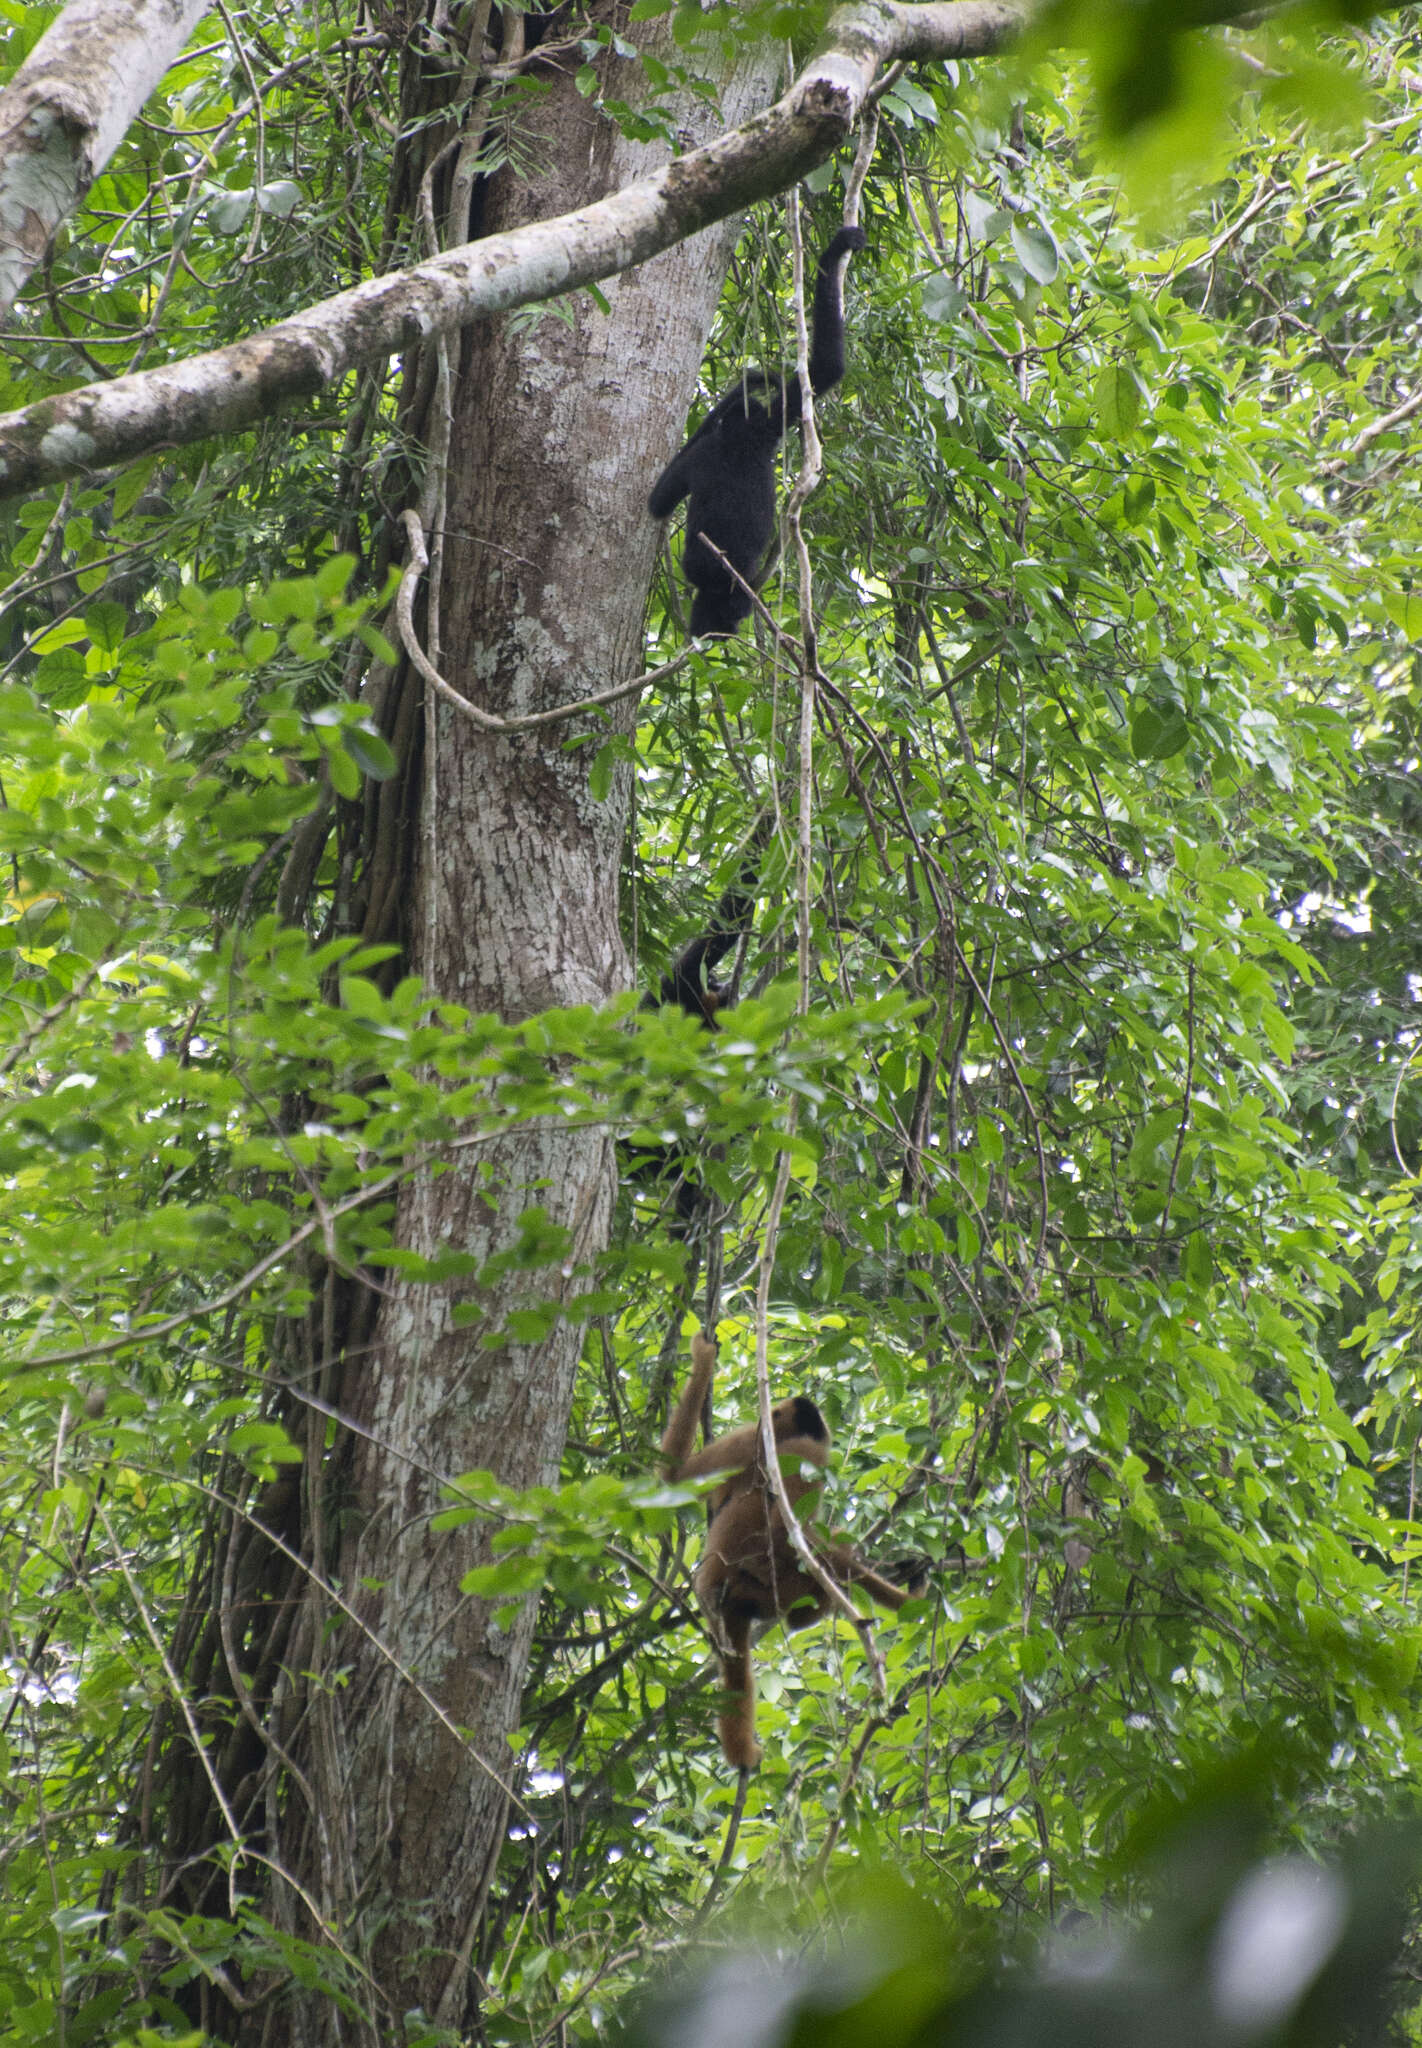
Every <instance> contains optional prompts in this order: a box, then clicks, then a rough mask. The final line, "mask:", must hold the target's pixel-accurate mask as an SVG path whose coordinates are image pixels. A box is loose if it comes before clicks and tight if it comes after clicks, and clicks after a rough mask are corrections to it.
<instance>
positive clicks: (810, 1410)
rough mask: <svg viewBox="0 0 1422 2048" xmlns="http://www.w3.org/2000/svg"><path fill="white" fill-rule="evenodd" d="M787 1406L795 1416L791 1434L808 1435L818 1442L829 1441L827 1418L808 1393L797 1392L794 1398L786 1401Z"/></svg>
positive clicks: (793, 1416)
mask: <svg viewBox="0 0 1422 2048" xmlns="http://www.w3.org/2000/svg"><path fill="white" fill-rule="evenodd" d="M785 1406H786V1407H787V1408H788V1409H789V1410H790V1411H791V1416H792V1418H793V1420H792V1426H791V1429H790V1431H789V1434H790V1435H791V1436H807V1437H809V1438H811V1440H812V1441H813V1442H815V1443H817V1444H827V1443H828V1442H829V1431H828V1429H826V1427H825V1418H824V1417H823V1415H821V1413H820V1411H819V1409H818V1408H817V1407H816V1406H815V1404H814V1402H813V1401H812V1400H811V1399H810V1397H809V1395H808V1394H796V1395H795V1397H794V1399H793V1400H790V1401H787V1402H786V1403H785Z"/></svg>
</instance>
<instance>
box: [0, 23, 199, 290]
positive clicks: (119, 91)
mask: <svg viewBox="0 0 1422 2048" xmlns="http://www.w3.org/2000/svg"><path fill="white" fill-rule="evenodd" d="M207 7H208V0H70V4H69V6H68V7H66V8H65V10H64V12H63V13H62V14H61V15H60V16H59V18H58V19H57V20H56V21H52V22H51V23H50V25H49V27H48V28H47V29H46V30H45V32H44V34H43V35H42V36H41V37H40V40H39V41H38V43H36V45H35V47H34V49H33V50H31V52H30V54H29V56H28V57H27V58H26V59H25V61H24V63H23V64H22V65H21V66H20V68H19V70H18V71H17V72H16V73H15V75H14V77H13V78H12V79H11V80H10V83H9V84H8V85H7V86H6V88H5V90H4V92H3V93H0V313H3V312H5V311H7V310H8V309H9V307H10V306H11V305H12V304H13V302H14V298H15V294H16V292H18V291H19V289H20V287H21V285H22V284H23V283H24V282H25V279H26V278H27V277H28V276H29V274H30V272H31V271H32V270H33V269H34V267H35V265H36V264H37V263H38V262H39V261H40V259H41V257H42V256H43V255H44V252H45V250H46V249H47V248H48V247H49V240H50V236H51V235H52V234H53V233H54V231H55V229H56V228H57V227H58V226H59V223H60V222H61V221H62V220H64V219H65V218H66V216H67V215H68V214H70V213H72V212H73V210H74V208H75V207H76V206H77V205H78V203H79V201H80V200H81V199H82V198H83V197H84V194H85V193H86V192H87V191H88V189H89V187H90V185H92V184H93V182H94V180H95V178H96V177H97V176H98V175H99V172H100V171H101V170H102V169H103V168H104V165H105V164H106V163H107V162H108V160H109V158H110V157H111V156H112V155H113V153H114V151H115V150H116V149H117V148H118V146H119V144H120V143H121V142H122V141H123V138H124V136H125V135H126V134H127V133H128V130H129V128H130V127H131V126H132V124H133V122H134V120H135V118H136V117H137V115H138V113H139V111H140V109H141V108H142V106H143V104H144V102H145V100H146V99H147V98H148V95H149V94H150V93H151V92H152V91H153V90H154V88H155V87H156V86H157V84H158V82H159V80H160V79H161V78H162V76H163V74H164V72H165V71H166V70H167V69H168V66H169V65H170V64H171V63H172V62H173V60H174V58H175V57H177V55H178V54H179V52H180V51H181V50H182V47H183V45H184V43H186V41H187V39H188V37H189V36H190V35H191V34H192V31H193V29H194V27H195V26H196V24H197V22H198V21H199V20H200V18H201V17H202V16H203V15H204V14H205V13H206V12H207Z"/></svg>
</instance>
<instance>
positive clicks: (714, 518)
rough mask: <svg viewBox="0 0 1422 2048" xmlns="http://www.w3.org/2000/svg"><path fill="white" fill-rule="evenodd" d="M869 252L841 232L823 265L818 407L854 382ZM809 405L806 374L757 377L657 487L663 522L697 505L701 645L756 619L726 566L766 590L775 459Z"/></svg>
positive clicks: (692, 537) (691, 553)
mask: <svg viewBox="0 0 1422 2048" xmlns="http://www.w3.org/2000/svg"><path fill="white" fill-rule="evenodd" d="M864 242H865V235H864V230H863V228H841V229H840V230H839V232H838V234H836V235H834V236H833V237H832V238H831V240H830V242H829V245H828V247H827V248H826V250H825V252H824V254H823V256H821V258H820V262H819V269H818V271H817V273H816V276H815V302H814V311H813V314H812V318H811V328H810V388H811V389H812V390H813V392H814V394H815V397H816V398H822V397H823V396H824V394H825V392H827V391H830V390H833V388H834V386H835V385H836V384H838V382H839V380H840V378H841V377H842V376H843V375H844V273H845V270H846V269H847V268H848V265H849V259H850V257H851V256H852V255H853V253H854V251H855V250H856V249H862V248H863V247H864ZM804 403H805V401H804V395H803V393H802V392H801V389H800V376H799V372H798V371H797V372H796V374H795V375H794V376H793V377H791V378H790V380H789V381H788V383H787V381H786V380H785V378H783V377H779V376H774V375H770V374H768V373H767V372H766V371H764V370H747V371H746V372H745V374H744V375H743V376H742V377H741V378H740V379H739V380H738V381H737V382H736V383H735V384H734V385H732V387H731V389H730V390H729V391H728V392H727V393H726V395H725V397H724V398H722V399H719V400H718V401H717V403H716V404H715V405H714V406H713V407H712V409H711V411H710V412H709V413H708V414H707V415H706V417H705V419H704V420H703V421H702V422H701V425H700V426H699V427H698V428H697V429H696V431H695V433H694V434H692V435H691V436H690V438H689V439H688V440H687V442H686V444H685V446H684V447H683V448H682V449H681V451H680V453H678V454H676V455H674V456H673V457H672V459H671V461H670V462H669V463H668V464H667V466H666V468H665V469H664V470H663V471H662V473H661V475H660V476H659V477H658V478H657V481H656V483H655V484H654V485H653V487H652V495H651V497H650V498H649V499H648V501H647V504H648V509H649V510H650V512H651V515H652V517H653V518H654V519H665V518H666V517H667V516H668V515H669V514H670V513H672V512H674V511H675V510H676V508H677V506H678V505H679V504H680V503H681V501H682V499H683V498H685V497H687V496H688V495H689V496H690V499H691V503H690V505H689V506H688V507H687V513H686V546H685V549H684V552H683V554H682V571H683V574H684V575H685V577H686V580H687V582H688V583H689V584H690V585H691V586H692V591H693V596H692V601H691V631H692V635H693V637H700V636H702V635H705V636H706V637H708V638H710V639H715V640H724V639H727V638H728V637H729V636H730V635H731V634H732V633H734V632H735V630H736V628H737V627H738V626H739V625H740V623H741V620H742V619H745V618H749V616H750V612H751V600H750V594H749V592H748V591H746V590H745V589H743V588H742V585H741V584H740V583H738V582H737V581H736V577H735V576H733V575H732V574H731V572H730V570H729V569H728V568H727V567H726V562H729V563H730V564H731V565H732V567H734V569H735V570H736V572H737V575H739V576H740V577H742V578H744V581H745V582H746V583H748V584H749V585H750V586H751V589H752V590H755V589H758V588H759V584H760V575H761V567H762V564H763V563H764V561H765V556H766V550H767V549H768V548H769V546H770V543H771V539H772V537H773V535H774V533H775V451H776V449H777V448H778V447H779V446H780V443H781V441H782V440H783V439H784V437H785V432H786V429H787V428H789V427H793V426H794V425H795V424H796V422H797V421H798V420H799V418H800V416H801V414H802V413H803V411H804ZM708 542H709V543H711V546H708V545H707V543H708ZM713 547H714V548H717V549H719V550H720V553H721V554H722V555H724V556H725V558H726V561H724V562H723V561H721V560H720V559H719V557H718V556H717V555H716V554H714V553H713V552H712V548H713Z"/></svg>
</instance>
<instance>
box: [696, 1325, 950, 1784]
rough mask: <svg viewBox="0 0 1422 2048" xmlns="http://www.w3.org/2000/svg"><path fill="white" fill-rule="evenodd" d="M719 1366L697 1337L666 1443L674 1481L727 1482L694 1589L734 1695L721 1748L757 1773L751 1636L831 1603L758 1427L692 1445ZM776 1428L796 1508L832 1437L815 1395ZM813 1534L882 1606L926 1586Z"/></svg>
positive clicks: (842, 1571) (846, 1577)
mask: <svg viewBox="0 0 1422 2048" xmlns="http://www.w3.org/2000/svg"><path fill="white" fill-rule="evenodd" d="M715 1365H716V1346H715V1345H714V1344H713V1343H712V1342H711V1340H710V1339H709V1338H708V1337H706V1336H705V1335H703V1333H702V1332H701V1331H699V1330H698V1331H697V1333H696V1335H695V1336H694V1337H693V1338H692V1340H691V1377H690V1379H689V1380H688V1381H687V1383H686V1385H685V1387H684V1388H683V1389H682V1393H681V1398H680V1400H678V1402H677V1404H676V1407H675V1408H674V1409H673V1410H672V1417H671V1420H670V1422H669V1423H668V1424H667V1428H666V1434H665V1436H663V1438H662V1472H663V1474H664V1476H665V1477H666V1478H668V1479H672V1480H680V1479H700V1478H704V1477H705V1476H706V1475H707V1474H708V1473H712V1472H720V1473H724V1475H725V1477H724V1478H723V1479H722V1481H721V1483H720V1485H719V1486H717V1487H716V1489H715V1491H714V1492H713V1493H712V1494H711V1496H710V1501H709V1507H710V1516H711V1520H710V1526H709V1528H708V1529H707V1532H706V1553H705V1555H704V1557H703V1558H702V1560H701V1562H700V1564H699V1565H698V1566H697V1569H696V1577H695V1580H694V1581H693V1583H694V1585H695V1589H696V1597H697V1599H698V1601H699V1602H700V1603H701V1607H702V1610H703V1612H704V1613H705V1615H706V1619H707V1621H708V1622H709V1623H710V1625H711V1634H712V1637H713V1639H714V1641H715V1645H716V1650H717V1654H718V1655H719V1657H720V1659H721V1685H722V1688H723V1690H724V1692H725V1695H726V1698H725V1701H724V1703H723V1705H722V1707H721V1712H720V1716H719V1720H718V1726H719V1728H720V1733H721V1748H722V1749H723V1751H724V1752H725V1756H726V1761H727V1763H728V1764H733V1765H734V1766H735V1768H736V1769H737V1770H738V1771H753V1770H754V1769H755V1767H756V1765H757V1764H758V1763H759V1762H760V1754H761V1753H760V1746H759V1744H758V1743H757V1742H756V1739H755V1672H754V1668H753V1666H752V1663H751V1640H752V1637H753V1636H754V1635H756V1634H764V1632H765V1630H766V1629H767V1628H770V1627H773V1625H774V1624H775V1623H776V1622H777V1621H783V1622H784V1623H785V1626H786V1628H788V1629H793V1628H806V1627H808V1625H809V1624H810V1623H811V1622H812V1621H818V1620H819V1619H820V1618H821V1616H822V1615H824V1614H826V1613H827V1612H828V1611H829V1608H830V1605H831V1601H830V1596H829V1594H828V1593H826V1591H825V1589H824V1587H823V1586H821V1585H820V1583H819V1581H818V1580H817V1579H814V1578H812V1577H811V1576H810V1574H809V1572H807V1571H806V1570H805V1568H804V1566H803V1564H802V1563H801V1562H800V1560H799V1559H798V1558H797V1557H796V1555H795V1552H794V1549H793V1548H792V1546H791V1542H790V1534H789V1531H788V1530H787V1528H786V1526H785V1521H784V1518H783V1516H782V1515H781V1512H780V1509H779V1506H778V1505H777V1503H776V1500H775V1496H774V1493H773V1492H772V1490H771V1482H770V1477H769V1474H768V1473H767V1471H766V1467H765V1458H764V1454H763V1451H762V1448H761V1441H760V1423H759V1422H758V1421H756V1422H748V1423H746V1424H744V1425H743V1427H742V1428H740V1429H733V1430H730V1431H729V1432H728V1433H727V1434H726V1435H725V1436H721V1437H717V1439H716V1441H715V1442H714V1443H710V1444H707V1445H705V1446H704V1448H703V1449H701V1450H699V1451H693V1450H692V1448H691V1445H692V1439H693V1438H694V1437H695V1435H696V1425H697V1420H698V1418H699V1417H700V1415H701V1411H702V1408H703V1406H704V1404H705V1401H706V1393H707V1389H708V1388H709V1387H710V1384H711V1375H712V1372H713V1371H714V1370H715ZM771 1421H772V1423H773V1426H774V1432H775V1444H776V1449H777V1450H778V1452H779V1454H780V1460H781V1469H782V1471H783V1472H784V1475H785V1493H786V1498H787V1499H788V1500H789V1502H790V1505H791V1507H792V1508H795V1509H797V1510H798V1508H799V1505H800V1502H801V1501H802V1500H803V1499H804V1498H805V1496H806V1494H808V1493H811V1492H813V1491H814V1490H815V1489H816V1487H817V1486H818V1483H819V1482H818V1480H817V1479H816V1478H815V1477H813V1476H809V1475H807V1474H806V1472H805V1470H804V1467H805V1466H807V1465H812V1466H814V1467H815V1468H816V1470H817V1471H823V1469H824V1467H825V1465H826V1464H827V1463H828V1461H829V1453H830V1433H829V1430H828V1429H827V1428H826V1426H825V1419H824V1417H823V1416H822V1415H821V1413H820V1411H819V1409H818V1408H817V1407H816V1406H815V1404H814V1402H813V1401H812V1400H811V1399H810V1398H809V1396H808V1395H807V1394H794V1395H792V1396H791V1397H790V1399H789V1400H788V1401H781V1402H779V1403H778V1404H777V1405H776V1407H774V1408H773V1409H772V1410H771ZM805 1535H806V1537H807V1539H808V1541H809V1543H810V1547H811V1548H812V1549H813V1551H814V1553H815V1555H816V1556H817V1557H818V1558H819V1560H820V1562H821V1563H822V1564H824V1565H825V1566H826V1567H827V1568H828V1570H829V1572H830V1573H831V1575H832V1576H833V1577H834V1578H835V1579H837V1580H838V1581H839V1583H840V1584H841V1585H842V1586H851V1585H853V1586H863V1587H864V1589H865V1591H866V1592H867V1593H868V1594H869V1595H870V1596H871V1597H872V1598H873V1599H875V1600H877V1601H879V1603H880V1604H881V1605H882V1606H884V1607H891V1608H894V1609H895V1610H897V1609H898V1608H900V1607H902V1606H903V1604H904V1602H905V1601H906V1600H909V1599H912V1598H913V1597H914V1593H915V1592H917V1591H920V1590H921V1589H922V1582H921V1580H919V1581H917V1583H915V1584H914V1585H913V1586H912V1587H910V1588H905V1587H902V1586H894V1585H890V1583H889V1581H888V1580H887V1579H885V1578H881V1577H880V1575H879V1573H878V1572H876V1571H875V1570H874V1569H873V1567H872V1566H871V1565H867V1564H865V1562H864V1560H863V1559H862V1558H861V1557H859V1556H857V1555H856V1554H855V1552H854V1551H853V1550H852V1549H851V1548H850V1547H849V1545H848V1544H847V1543H836V1542H832V1541H830V1540H829V1539H828V1538H827V1537H825V1536H823V1535H822V1534H820V1533H819V1532H818V1531H816V1530H814V1529H811V1528H807V1529H806V1530H805Z"/></svg>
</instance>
